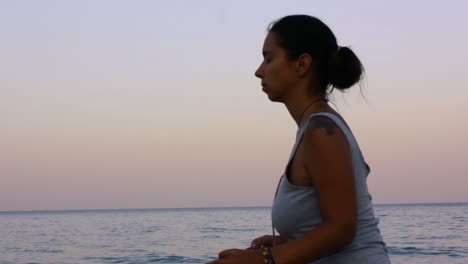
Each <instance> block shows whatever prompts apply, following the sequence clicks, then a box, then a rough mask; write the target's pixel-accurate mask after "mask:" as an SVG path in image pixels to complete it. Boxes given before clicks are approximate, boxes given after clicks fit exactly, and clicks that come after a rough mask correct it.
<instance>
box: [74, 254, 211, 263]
mask: <svg viewBox="0 0 468 264" xmlns="http://www.w3.org/2000/svg"><path fill="white" fill-rule="evenodd" d="M82 260H87V261H95V262H99V263H127V264H144V263H161V264H163V263H164V264H175V263H203V262H204V261H205V260H203V259H197V258H190V257H185V256H178V255H157V254H154V253H151V254H146V255H140V256H121V257H85V258H83V259H82Z"/></svg>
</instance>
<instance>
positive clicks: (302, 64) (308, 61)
mask: <svg viewBox="0 0 468 264" xmlns="http://www.w3.org/2000/svg"><path fill="white" fill-rule="evenodd" d="M311 67H312V57H311V56H310V55H309V54H307V53H304V54H302V55H300V56H299V58H297V60H296V69H297V73H298V74H299V76H301V77H302V76H304V75H307V74H308V73H309V71H310V68H311Z"/></svg>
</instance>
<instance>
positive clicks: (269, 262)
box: [260, 246, 275, 264]
mask: <svg viewBox="0 0 468 264" xmlns="http://www.w3.org/2000/svg"><path fill="white" fill-rule="evenodd" d="M260 248H261V249H262V255H263V261H264V262H265V264H275V259H274V258H273V254H271V248H269V247H265V246H261V247H260Z"/></svg>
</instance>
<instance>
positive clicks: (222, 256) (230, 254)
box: [218, 248, 241, 259]
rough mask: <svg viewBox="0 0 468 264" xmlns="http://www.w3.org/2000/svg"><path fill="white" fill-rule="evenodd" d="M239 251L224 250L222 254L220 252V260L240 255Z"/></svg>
mask: <svg viewBox="0 0 468 264" xmlns="http://www.w3.org/2000/svg"><path fill="white" fill-rule="evenodd" d="M239 251H241V250H240V249H235V248H233V249H227V250H223V251H221V252H219V254H218V256H219V258H220V259H224V258H228V257H230V256H232V255H235V254H236V253H239Z"/></svg>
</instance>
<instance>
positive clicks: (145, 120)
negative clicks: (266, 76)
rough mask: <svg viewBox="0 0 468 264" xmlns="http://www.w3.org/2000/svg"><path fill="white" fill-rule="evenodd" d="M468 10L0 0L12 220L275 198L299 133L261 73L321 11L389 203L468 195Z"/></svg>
mask: <svg viewBox="0 0 468 264" xmlns="http://www.w3.org/2000/svg"><path fill="white" fill-rule="evenodd" d="M466 10H468V4H467V2H466V1H461V0H460V1H402V0H401V1H370V0H368V1H215V0H211V1H203V0H201V1H200V0H199V1H188V0H187V1H173V0H161V1H115V0H112V1H84V0H80V1H47V0H43V1H14V0H10V1H8V0H5V1H0V35H1V41H0V58H1V59H0V120H1V122H0V135H1V136H0V210H2V211H3V210H58V209H103V208H163V207H209V206H256V205H267V206H268V205H270V204H271V201H272V198H273V195H274V190H275V187H276V184H277V181H278V179H279V177H280V175H281V174H282V172H283V170H284V166H285V163H286V161H287V158H288V156H289V153H290V149H291V147H292V145H293V143H294V137H295V132H296V127H295V123H294V122H293V120H292V119H291V117H290V116H289V114H288V113H287V111H286V108H285V107H284V106H283V105H282V104H278V103H272V102H270V101H269V100H268V98H267V97H266V95H265V94H264V93H263V92H262V91H261V87H260V81H259V80H258V79H257V78H255V76H254V71H255V69H256V68H257V66H258V65H259V63H260V62H261V60H262V56H261V48H262V45H263V39H264V37H265V35H266V27H267V25H268V24H269V23H270V22H271V21H273V20H275V19H277V18H279V17H281V16H284V15H288V14H295V13H305V14H310V15H314V16H317V17H319V18H321V19H322V20H323V21H324V22H325V23H327V24H328V25H329V26H330V27H331V29H332V30H333V31H334V33H335V35H336V36H337V39H338V41H339V44H340V45H342V46H351V47H352V48H353V50H354V51H355V52H356V53H357V54H358V56H359V57H360V58H361V60H362V62H363V64H364V66H365V68H366V74H367V77H366V79H365V81H364V82H363V85H364V89H363V91H364V94H365V98H363V97H362V96H361V94H360V89H359V87H355V88H354V89H353V90H354V91H352V92H349V93H346V94H344V95H342V94H339V93H337V94H335V96H334V99H333V100H334V102H335V104H336V106H337V108H338V110H339V111H340V112H341V113H342V114H343V116H344V117H345V118H346V119H347V120H348V122H349V124H350V126H351V127H352V129H353V131H354V133H355V135H356V137H357V139H358V140H359V142H360V144H361V148H362V151H363V153H364V155H365V157H366V159H367V161H368V163H369V164H370V166H371V168H372V173H371V175H370V176H369V179H368V182H369V186H370V187H369V188H370V190H371V193H372V194H373V198H374V202H375V203H415V202H468V177H467V176H468V175H467V168H468V165H467V164H468V138H467V135H468V100H467V99H468V89H467V83H468V70H467V69H468V49H467V47H468V31H467V29H466V26H467V25H468V16H467V15H466Z"/></svg>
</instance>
